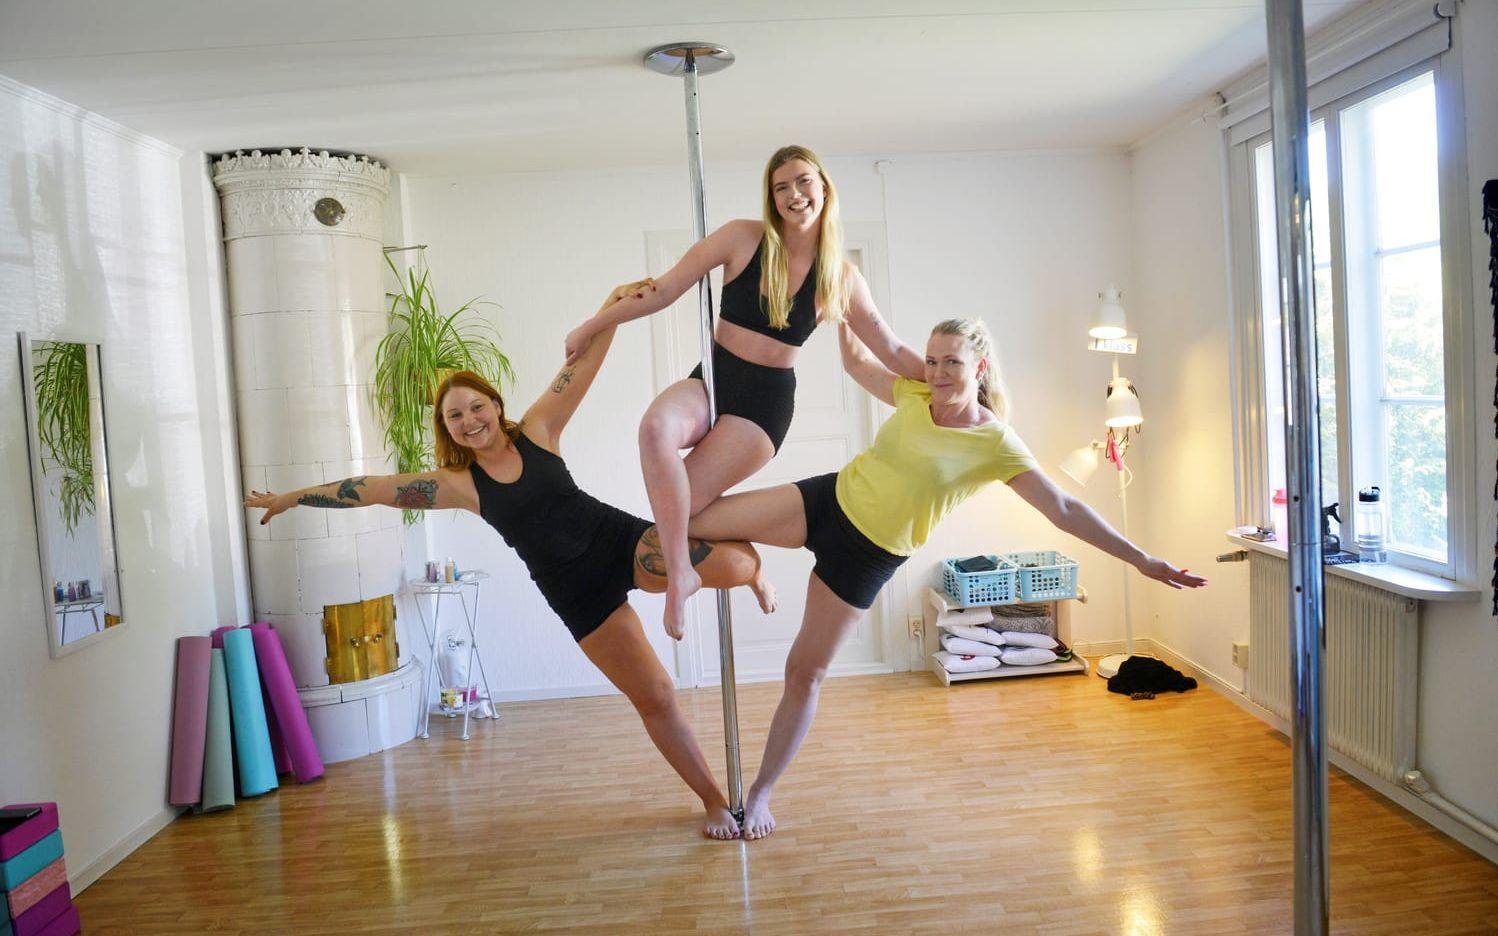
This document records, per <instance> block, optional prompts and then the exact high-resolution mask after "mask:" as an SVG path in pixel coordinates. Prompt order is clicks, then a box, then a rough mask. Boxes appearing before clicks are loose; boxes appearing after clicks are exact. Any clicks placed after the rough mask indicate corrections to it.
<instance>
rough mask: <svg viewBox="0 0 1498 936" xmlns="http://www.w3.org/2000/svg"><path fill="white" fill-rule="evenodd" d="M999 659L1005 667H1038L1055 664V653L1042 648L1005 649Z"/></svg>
mask: <svg viewBox="0 0 1498 936" xmlns="http://www.w3.org/2000/svg"><path fill="white" fill-rule="evenodd" d="M999 659H1000V660H1002V661H1003V662H1004V665H1005V666H1040V665H1041V664H1042V663H1054V662H1056V651H1054V650H1046V649H1045V648H1043V647H1005V648H1004V652H1003V653H1001V654H999Z"/></svg>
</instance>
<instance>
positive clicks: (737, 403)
mask: <svg viewBox="0 0 1498 936" xmlns="http://www.w3.org/2000/svg"><path fill="white" fill-rule="evenodd" d="M687 377H688V378H689V379H691V380H701V379H702V365H701V364H698V365H697V366H696V367H695V368H693V369H692V372H691V373H690V374H688V375H687ZM713 390H714V394H713V395H714V397H715V402H717V404H718V415H719V416H739V417H742V418H744V419H747V420H749V421H750V422H752V423H754V424H755V425H756V426H758V427H760V428H761V429H763V430H764V431H765V435H767V436H769V437H770V444H771V445H773V446H774V447H775V451H777V452H779V451H780V443H782V442H784V441H785V434H786V433H787V432H789V431H790V428H791V416H793V415H794V414H795V409H796V370H795V368H791V367H766V366H765V365H763V364H754V363H751V362H749V361H746V360H744V359H743V358H741V357H739V356H737V355H736V354H734V353H733V352H732V351H729V350H728V349H727V348H725V347H723V346H722V345H720V344H718V343H717V342H716V341H715V342H713Z"/></svg>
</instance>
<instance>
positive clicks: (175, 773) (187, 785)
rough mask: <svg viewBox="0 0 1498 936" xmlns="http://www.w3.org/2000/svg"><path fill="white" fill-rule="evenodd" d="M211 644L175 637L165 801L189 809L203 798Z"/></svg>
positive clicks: (208, 641) (204, 638)
mask: <svg viewBox="0 0 1498 936" xmlns="http://www.w3.org/2000/svg"><path fill="white" fill-rule="evenodd" d="M212 658H213V641H212V639H211V638H208V637H179V638H177V701H176V707H175V709H174V710H173V712H172V775H171V784H170V790H169V795H168V796H167V802H169V803H171V804H172V805H173V806H192V805H193V804H195V803H197V802H198V801H199V800H201V799H202V798H203V739H204V738H205V737H207V735H208V663H209V661H210V660H211V659H212Z"/></svg>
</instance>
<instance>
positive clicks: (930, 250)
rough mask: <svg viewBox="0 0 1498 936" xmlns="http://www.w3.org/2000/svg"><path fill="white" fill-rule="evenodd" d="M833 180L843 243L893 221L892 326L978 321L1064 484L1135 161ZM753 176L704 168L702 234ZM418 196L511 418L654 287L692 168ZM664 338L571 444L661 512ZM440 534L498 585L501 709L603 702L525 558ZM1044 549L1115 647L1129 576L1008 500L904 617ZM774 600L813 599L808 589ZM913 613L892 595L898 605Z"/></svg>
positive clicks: (598, 399) (623, 345)
mask: <svg viewBox="0 0 1498 936" xmlns="http://www.w3.org/2000/svg"><path fill="white" fill-rule="evenodd" d="M811 142H812V143H813V145H814V143H815V141H811ZM829 169H830V171H831V172H832V174H833V177H834V180H835V181H836V183H837V185H838V188H839V193H840V196H841V199H842V204H843V218H844V221H845V222H846V223H847V224H848V225H849V226H850V228H853V227H859V226H867V225H870V224H883V225H885V226H886V229H887V232H888V247H889V276H890V281H891V294H892V297H891V301H890V302H889V303H888V307H887V308H885V309H883V310H882V311H883V312H884V314H885V316H886V317H887V318H888V319H890V320H891V321H892V322H893V323H894V326H895V328H896V330H897V331H898V332H899V333H900V334H901V335H902V337H904V338H905V339H906V340H907V341H910V342H911V343H913V344H916V345H917V346H918V347H924V342H925V338H926V334H927V332H928V331H929V329H930V327H931V326H932V325H933V324H935V323H936V322H938V321H940V320H941V319H944V318H948V317H951V316H959V315H981V316H983V317H984V318H986V319H987V320H988V322H989V324H990V326H991V327H992V328H993V330H994V332H995V334H996V336H998V338H999V342H1000V347H1001V355H1002V358H1003V363H1004V366H1005V368H1006V369H1007V372H1008V379H1009V382H1010V384H1011V387H1012V389H1013V391H1014V394H1013V395H1014V400H1015V410H1016V413H1017V415H1016V416H1015V423H1016V425H1017V426H1018V428H1019V430H1020V432H1021V433H1022V435H1023V436H1024V437H1025V439H1026V440H1027V442H1029V444H1030V445H1031V447H1032V448H1033V449H1034V450H1035V452H1036V454H1037V455H1038V456H1039V457H1040V459H1041V462H1042V464H1043V465H1045V466H1046V467H1047V469H1051V468H1052V467H1053V466H1054V465H1055V464H1056V463H1057V462H1059V460H1060V459H1061V457H1062V456H1063V455H1064V454H1065V453H1066V452H1067V451H1069V450H1070V449H1071V448H1074V447H1076V446H1077V445H1080V444H1083V443H1084V442H1086V441H1087V439H1088V438H1089V437H1096V436H1098V435H1099V433H1100V430H1101V428H1102V426H1101V421H1102V410H1103V407H1102V403H1103V388H1104V385H1105V384H1106V382H1107V377H1108V366H1109V365H1108V361H1107V360H1106V358H1104V357H1103V356H1102V355H1097V354H1093V353H1090V352H1088V351H1086V350H1085V347H1084V346H1085V342H1086V322H1087V317H1088V315H1089V314H1090V312H1091V309H1092V306H1093V305H1095V303H1096V293H1097V291H1098V290H1100V289H1101V288H1102V287H1103V286H1104V285H1106V283H1107V282H1108V281H1109V280H1117V281H1118V283H1119V284H1120V285H1121V286H1123V287H1125V288H1127V286H1128V285H1129V283H1128V279H1129V258H1130V250H1129V239H1130V236H1131V227H1130V223H1129V199H1130V190H1129V179H1128V166H1127V160H1126V157H1125V156H1124V155H1123V154H1121V153H1097V152H1081V153H1076V152H1072V153H1030V154H980V155H941V154H932V155H925V156H917V157H901V158H900V159H899V160H898V161H896V162H895V163H894V164H893V166H892V167H891V171H890V173H889V174H888V175H887V176H886V177H885V181H886V183H887V186H888V191H887V198H886V197H884V196H882V194H881V180H880V177H879V175H878V174H877V173H876V172H875V170H874V164H873V160H872V159H837V160H831V161H830V162H829ZM759 172H760V167H758V166H728V167H719V168H718V169H717V170H716V171H712V172H710V173H709V176H708V179H707V197H708V209H709V227H715V226H716V225H718V224H721V223H722V222H723V221H725V220H728V219H730V218H733V217H757V216H758V210H757V209H758V205H757V202H758V197H759ZM404 181H405V193H406V201H405V204H404V205H403V210H404V212H405V220H406V225H407V230H408V232H409V236H410V238H411V239H412V240H413V241H414V242H416V243H425V244H428V245H430V249H429V250H428V252H427V255H428V260H429V263H430V266H431V269H432V275H433V277H434V282H435V283H436V285H437V288H438V290H439V297H440V298H441V300H442V301H443V303H444V305H445V307H451V306H454V305H456V304H457V303H459V302H462V301H464V300H466V299H468V298H469V297H471V296H474V295H480V294H482V295H484V296H486V297H488V298H489V299H491V300H494V301H495V302H497V303H499V306H500V307H499V308H498V309H495V310H491V312H492V313H493V314H494V315H495V318H496V321H497V324H498V327H499V329H500V332H501V336H502V341H501V345H502V347H503V348H504V349H505V351H506V353H508V354H509V355H510V356H511V358H512V360H513V361H514V363H515V366H516V370H517V372H518V374H519V382H518V385H517V386H516V387H515V388H514V390H513V391H512V393H511V396H510V400H511V401H512V402H511V406H512V409H513V412H512V414H511V415H518V412H519V411H520V410H523V409H524V407H525V406H526V405H527V404H528V403H529V402H530V401H531V400H532V399H534V398H535V396H536V395H537V394H538V393H539V392H540V391H541V390H542V388H543V387H544V385H545V383H546V381H547V380H548V379H549V378H550V376H551V375H552V374H553V373H554V372H555V371H556V369H557V367H558V366H559V365H560V351H561V345H562V338H563V336H564V335H565V334H566V333H567V331H568V330H569V329H570V328H572V326H573V325H574V324H575V323H576V322H577V321H578V320H579V319H581V318H582V317H583V316H585V315H587V314H590V313H591V312H592V311H593V310H594V309H595V308H596V307H597V304H598V302H599V301H600V299H601V298H602V296H603V295H604V294H605V293H606V292H607V290H608V289H609V288H610V287H612V286H613V285H614V284H616V283H619V282H623V281H625V280H627V279H632V278H636V277H638V276H640V275H642V274H643V272H644V270H645V233H646V232H647V231H652V230H670V229H683V230H684V229H688V228H689V227H690V214H689V209H690V202H689V196H688V193H687V189H686V179H685V173H684V172H683V171H682V170H681V169H680V168H675V167H673V168H669V169H659V170H643V171H628V172H625V171H621V172H590V173H561V172H556V173H511V174H502V175H488V176H472V177H459V178H451V177H406V178H405V180H404ZM886 202H887V212H886V207H885V205H886ZM649 332H650V330H649V328H648V326H647V325H646V324H645V323H638V324H632V325H629V326H626V327H624V328H622V329H621V330H620V331H619V333H618V336H617V338H616V339H615V343H614V346H613V350H612V351H611V352H610V359H609V361H608V362H607V364H606V365H605V366H604V369H603V371H602V373H601V374H600V376H599V379H598V383H597V384H596V385H595V386H594V389H593V391H592V393H591V396H590V399H589V400H588V401H587V403H585V404H584V406H583V407H582V409H581V411H580V412H579V413H578V415H577V417H576V418H575V419H574V421H573V423H572V425H571V426H570V427H569V429H568V432H567V436H566V438H565V439H564V441H563V450H564V453H565V454H566V456H567V459H568V463H569V465H570V466H571V468H572V470H573V473H574V475H575V476H576V477H577V479H578V483H579V484H580V485H581V486H582V487H583V488H584V489H585V490H588V491H589V492H591V493H593V494H595V495H596V496H598V497H600V498H602V499H603V500H605V501H608V502H610V503H613V504H616V505H618V506H620V507H623V508H625V509H628V510H632V511H635V512H637V513H640V514H643V515H647V516H648V515H649V505H648V501H647V500H646V497H645V491H644V485H643V481H642V478H641V474H640V469H639V461H638V446H637V442H636V432H637V428H638V423H639V418H640V416H641V415H642V414H643V412H644V410H645V407H646V406H647V405H648V403H649V402H650V400H651V398H652V397H653V386H652V379H651V365H650V361H651V344H650V333H649ZM1108 481H1109V479H1107V478H1104V477H1102V475H1101V473H1100V475H1099V478H1098V479H1097V480H1096V481H1095V482H1094V485H1093V488H1092V489H1091V490H1089V491H1087V492H1085V496H1086V497H1087V498H1088V499H1089V500H1090V501H1091V502H1093V503H1094V505H1095V506H1097V507H1098V508H1099V509H1100V510H1102V511H1103V512H1104V513H1105V515H1107V516H1109V517H1110V518H1116V516H1117V508H1116V502H1115V501H1114V498H1113V496H1112V488H1111V487H1110V486H1109V483H1108ZM427 522H428V523H429V524H430V525H431V527H432V531H431V535H432V536H433V540H434V546H435V551H436V555H437V557H438V558H440V557H442V556H446V555H449V554H451V555H453V556H454V557H455V558H456V559H458V561H459V563H460V564H464V563H465V562H466V564H468V565H471V566H480V567H483V568H485V569H487V570H488V571H490V572H491V573H495V574H496V579H495V580H494V581H492V582H490V583H489V584H488V585H487V586H486V589H487V597H486V598H485V601H486V602H487V605H488V611H487V613H486V618H487V620H488V623H487V624H486V626H489V627H493V628H494V633H495V635H496V639H491V641H490V652H489V653H487V654H486V657H485V658H486V660H488V661H489V662H490V669H489V674H490V677H491V679H493V680H495V682H496V686H495V690H496V692H499V693H515V692H523V693H526V694H531V695H546V694H571V693H576V692H583V691H594V690H597V691H603V690H604V684H603V682H602V677H601V675H600V674H598V673H597V672H596V671H595V670H594V669H593V667H592V666H591V664H589V663H588V662H587V661H586V660H585V659H584V658H583V656H582V654H581V653H580V652H579V651H578V650H577V648H576V647H575V645H574V644H573V642H572V640H571V638H570V637H569V636H568V634H567V633H566V631H565V630H564V629H563V628H562V627H561V626H560V625H559V623H558V622H557V621H556V619H555V618H554V616H553V615H552V614H551V613H550V611H549V610H548V609H547V608H546V606H545V604H544V602H543V601H542V599H541V597H540V595H539V594H537V592H536V591H535V588H534V586H533V585H531V583H530V582H529V580H528V578H527V576H526V574H525V572H524V569H523V568H522V566H521V565H520V563H519V561H518V560H517V559H516V558H515V556H514V554H513V553H512V552H511V551H510V550H509V549H507V548H506V547H505V546H504V545H503V543H502V542H501V541H500V540H499V538H498V537H497V536H496V535H494V534H493V533H492V531H490V530H489V529H488V528H487V527H485V526H484V525H483V523H482V521H480V520H478V519H477V518H474V517H469V516H456V515H454V516H436V517H433V518H431V519H429V520H428V521H427ZM1045 547H1051V548H1060V549H1062V550H1063V551H1066V552H1068V553H1070V554H1071V555H1073V556H1075V557H1076V558H1078V559H1079V560H1081V562H1082V563H1083V570H1084V573H1083V581H1084V583H1085V584H1086V585H1087V587H1088V589H1089V591H1090V592H1091V593H1092V596H1093V601H1092V602H1091V603H1090V604H1088V605H1086V606H1082V607H1080V608H1079V610H1078V615H1077V619H1076V620H1077V629H1078V633H1079V634H1080V635H1081V636H1080V637H1079V639H1085V640H1110V639H1119V638H1121V637H1122V618H1121V614H1120V610H1119V608H1120V597H1119V595H1120V589H1121V583H1122V567H1121V566H1119V565H1117V564H1116V563H1113V562H1111V561H1105V560H1104V559H1103V558H1102V557H1101V556H1100V555H1099V554H1098V553H1096V551H1094V550H1092V549H1090V548H1089V547H1085V546H1083V545H1082V544H1081V543H1079V542H1076V541H1069V540H1065V538H1063V537H1062V536H1060V535H1059V534H1055V533H1053V532H1050V531H1049V530H1048V528H1047V527H1046V524H1045V523H1044V521H1043V520H1041V518H1040V517H1039V515H1037V514H1034V513H1033V512H1032V511H1030V510H1029V509H1028V508H1026V507H1025V506H1024V505H1023V504H1022V503H1021V502H1020V501H1018V499H1016V498H1014V497H1013V496H1012V495H1011V494H1009V493H1008V491H1007V490H1004V489H1002V488H1000V487H994V488H992V489H990V490H987V491H984V492H983V493H982V494H980V495H979V496H978V497H976V498H974V499H973V500H972V501H971V502H969V503H968V504H966V505H964V506H963V508H962V509H961V510H960V511H959V512H958V514H957V515H956V516H954V517H953V518H951V519H949V520H948V521H947V523H946V524H945V525H944V526H943V527H942V528H941V529H940V530H939V531H938V532H937V534H936V536H935V537H933V538H932V540H931V542H930V543H928V544H927V546H926V547H925V548H924V549H922V550H921V551H920V552H919V553H918V554H917V555H916V556H915V557H914V558H913V559H912V561H911V563H910V565H909V568H910V574H909V579H908V581H909V583H910V592H911V593H912V594H911V595H910V596H908V601H909V603H910V607H911V609H912V610H914V609H915V608H916V603H917V602H918V592H919V591H920V589H921V588H922V587H924V585H925V584H926V583H927V582H929V581H930V580H931V576H932V574H933V571H934V568H935V564H936V562H937V560H939V559H940V558H943V557H946V556H951V555H959V554H961V555H968V554H971V553H973V552H977V551H992V550H996V549H998V550H1007V549H1029V548H1045ZM414 558H415V559H417V560H418V562H419V560H420V558H421V557H420V556H416V557H414ZM778 584H779V585H780V587H782V588H790V589H798V590H799V589H801V588H804V583H802V582H781V583H778ZM635 598H636V606H637V607H638V608H639V609H640V610H641V612H642V617H643V618H644V620H645V622H646V632H647V634H649V635H650V637H651V639H652V640H653V641H654V642H655V645H656V648H657V650H658V652H660V653H661V654H662V656H663V658H666V659H668V660H669V654H670V653H671V648H670V645H669V643H668V642H667V641H666V639H665V638H664V636H663V635H662V634H661V628H660V625H659V607H660V606H659V602H658V600H657V599H655V598H653V597H650V596H643V595H640V594H638V593H636V596H635ZM901 600H905V599H904V598H902V597H901V596H897V607H899V602H900V601H901ZM744 626H749V625H748V624H745V625H744ZM890 662H892V663H893V664H894V665H895V666H897V667H903V666H904V665H906V664H907V663H908V661H906V660H895V661H890Z"/></svg>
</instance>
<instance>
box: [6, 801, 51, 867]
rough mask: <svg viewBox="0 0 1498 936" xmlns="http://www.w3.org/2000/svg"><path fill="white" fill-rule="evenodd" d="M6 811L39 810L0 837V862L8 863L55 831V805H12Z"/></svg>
mask: <svg viewBox="0 0 1498 936" xmlns="http://www.w3.org/2000/svg"><path fill="white" fill-rule="evenodd" d="M5 808H6V809H40V810H41V814H40V815H36V816H33V817H31V818H30V819H28V820H26V821H25V822H23V823H21V824H20V825H18V826H16V827H15V828H14V829H11V830H10V831H9V832H6V833H4V834H3V835H0V861H9V860H11V859H12V858H14V857H15V856H17V855H19V854H20V853H21V852H23V851H25V850H26V849H28V848H30V847H31V846H33V845H35V844H36V843H37V842H40V841H41V840H42V839H44V838H46V837H47V836H49V835H51V834H52V833H53V832H56V831H57V804H56V803H13V804H11V805H10V806H7V807H5Z"/></svg>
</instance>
